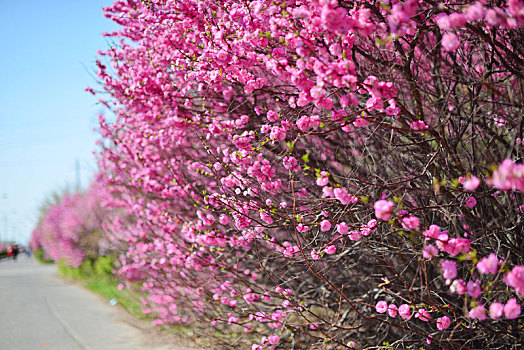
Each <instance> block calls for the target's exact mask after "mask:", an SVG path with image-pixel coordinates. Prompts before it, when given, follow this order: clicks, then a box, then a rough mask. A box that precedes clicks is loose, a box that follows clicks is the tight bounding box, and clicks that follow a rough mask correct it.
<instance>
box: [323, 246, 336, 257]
mask: <svg viewBox="0 0 524 350" xmlns="http://www.w3.org/2000/svg"><path fill="white" fill-rule="evenodd" d="M325 251H326V254H329V255H333V254H335V252H336V251H337V247H335V246H334V245H328V246H327V247H326V250H325Z"/></svg>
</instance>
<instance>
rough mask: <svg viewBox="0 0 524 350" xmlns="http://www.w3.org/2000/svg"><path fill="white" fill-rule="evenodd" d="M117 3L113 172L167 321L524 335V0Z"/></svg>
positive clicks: (394, 343) (226, 337) (136, 256)
mask: <svg viewBox="0 0 524 350" xmlns="http://www.w3.org/2000/svg"><path fill="white" fill-rule="evenodd" d="M105 11H106V14H107V16H108V17H109V18H112V19H113V20H114V21H115V22H117V23H119V24H120V25H121V26H122V27H121V29H120V30H119V31H116V32H113V33H107V35H108V36H110V37H113V38H114V45H113V47H111V48H110V49H109V50H106V51H103V52H100V54H101V55H102V58H101V60H100V61H99V62H98V68H99V71H98V76H99V78H100V82H101V84H102V86H103V91H100V92H99V94H100V95H103V96H102V100H101V101H102V103H104V104H105V105H106V106H107V107H108V108H110V109H111V110H112V111H113V112H114V115H115V117H114V118H112V119H111V120H110V121H106V120H105V119H104V118H102V117H101V118H100V131H101V136H102V138H103V139H102V141H101V143H100V145H101V152H100V168H101V169H102V171H101V173H100V176H99V179H100V181H101V182H102V183H104V184H105V187H106V188H108V189H111V191H112V193H113V200H112V202H111V205H112V206H115V207H117V208H122V207H123V208H126V209H127V211H128V213H129V214H130V215H131V217H132V220H127V221H122V220H119V219H118V218H116V219H115V220H113V221H112V228H111V230H112V231H113V232H116V233H117V234H115V235H114V237H112V240H113V241H112V242H114V244H121V247H128V249H127V251H125V252H122V255H121V257H120V261H119V263H120V264H121V265H122V266H121V268H120V270H119V274H120V275H121V276H122V277H123V278H125V279H127V280H128V281H130V285H131V282H135V283H139V284H141V285H142V289H143V290H144V291H145V292H146V293H147V295H148V297H147V299H146V300H144V303H143V311H144V312H145V313H149V314H151V315H152V316H153V317H154V318H155V321H154V322H155V324H158V325H160V324H165V325H171V324H177V323H182V324H191V325H192V326H193V327H194V328H195V330H196V331H200V332H202V334H203V335H206V336H214V337H215V338H216V339H215V340H216V342H217V344H219V347H227V346H231V347H241V348H244V347H246V346H249V347H251V348H252V349H253V350H259V349H274V348H286V349H287V348H297V349H306V348H308V349H309V348H352V347H354V348H379V347H382V346H386V347H391V348H410V349H414V348H417V349H418V348H420V347H424V346H427V344H431V345H429V346H430V347H435V348H437V347H438V348H439V349H441V348H446V349H478V348H519V347H521V346H522V337H521V334H522V322H523V318H522V317H521V304H522V298H523V297H524V266H523V264H524V257H523V250H522V246H523V244H524V241H523V231H524V227H523V226H524V225H523V220H522V217H523V216H522V211H523V209H524V208H523V207H522V205H523V196H522V193H523V192H524V166H523V165H522V162H521V159H522V154H521V152H522V147H523V135H522V132H523V128H524V125H523V124H524V122H523V118H524V116H523V114H522V111H523V107H524V99H523V97H524V84H523V81H524V51H523V50H524V46H523V45H522V43H523V42H524V32H523V30H522V28H523V27H524V2H523V1H521V0H509V1H507V2H504V1H487V0H486V1H480V2H467V1H454V2H448V1H443V2H434V1H422V0H409V1H393V0H391V1H385V0H384V1H336V0H320V1H318V0H311V1H306V0H304V1H300V0H287V1H280V0H273V1H266V0H257V1H251V0H247V1H238V0H235V1H234V0H218V1H217V0H213V1H210V0H199V1H196V0H173V1H164V0H152V1H142V2H140V1H133V0H128V1H116V2H115V3H114V4H113V5H112V6H111V7H108V8H106V9H105ZM89 90H90V91H91V92H93V93H96V92H95V91H94V90H92V89H89ZM68 200H70V201H72V200H74V199H73V198H71V199H68ZM60 210H61V209H59V208H51V210H50V212H51V215H50V217H49V218H46V219H44V220H43V222H42V224H41V225H43V226H42V227H53V229H52V230H53V231H56V232H65V231H63V230H62V228H60V227H57V228H55V227H54V226H53V225H54V221H53V220H54V219H53V218H54V217H56V216H57V215H59V214H60ZM54 212H56V213H54ZM53 213H54V214H53ZM41 231H42V232H41V233H39V231H38V230H37V231H36V232H35V236H36V237H38V238H37V239H38V240H39V242H41V244H42V245H43V246H44V247H46V250H47V251H48V252H49V254H50V255H51V256H54V255H57V256H58V255H59V254H62V255H67V258H68V259H70V261H72V262H77V261H81V259H82V258H83V254H87V253H86V252H85V251H84V250H78V251H77V250H76V248H74V247H75V246H74V245H72V244H69V243H68V242H73V241H75V240H77V241H78V240H79V238H78V237H76V236H75V237H66V239H65V240H54V239H51V238H49V237H48V236H46V234H45V233H44V232H48V231H46V229H44V228H42V229H41ZM64 237H65V236H64ZM95 237H96V236H95ZM48 247H49V248H48Z"/></svg>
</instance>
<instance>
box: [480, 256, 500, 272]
mask: <svg viewBox="0 0 524 350" xmlns="http://www.w3.org/2000/svg"><path fill="white" fill-rule="evenodd" d="M477 270H478V271H479V272H480V273H481V274H487V273H492V274H495V273H497V272H498V270H499V259H498V258H497V255H496V254H495V253H491V254H490V255H489V256H488V257H484V258H482V259H480V261H479V262H478V263H477Z"/></svg>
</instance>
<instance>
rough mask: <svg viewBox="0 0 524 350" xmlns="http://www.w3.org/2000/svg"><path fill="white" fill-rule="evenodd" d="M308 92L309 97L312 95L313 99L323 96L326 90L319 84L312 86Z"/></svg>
mask: <svg viewBox="0 0 524 350" xmlns="http://www.w3.org/2000/svg"><path fill="white" fill-rule="evenodd" d="M309 93H310V94H311V97H313V98H314V99H315V100H318V99H320V98H322V97H324V96H325V94H326V91H325V90H324V89H323V88H321V87H319V86H314V87H313V88H311V90H310V92H309Z"/></svg>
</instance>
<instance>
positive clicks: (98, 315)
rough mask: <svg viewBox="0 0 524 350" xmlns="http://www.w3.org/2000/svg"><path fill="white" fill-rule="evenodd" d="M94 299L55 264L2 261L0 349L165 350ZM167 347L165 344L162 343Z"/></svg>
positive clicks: (108, 306) (149, 336)
mask: <svg viewBox="0 0 524 350" xmlns="http://www.w3.org/2000/svg"><path fill="white" fill-rule="evenodd" d="M125 316H126V315H125V313H124V312H123V311H122V310H118V308H117V307H111V306H110V305H109V304H107V302H106V301H104V300H103V299H102V298H101V297H99V296H98V295H95V294H93V293H91V292H89V291H87V290H85V289H83V288H82V287H80V286H77V285H73V284H69V283H67V282H64V281H63V280H62V279H61V278H60V277H58V276H57V275H56V267H55V266H53V265H45V266H44V265H40V264H38V263H36V262H34V261H33V260H28V259H27V258H26V257H24V256H20V257H19V261H17V262H14V261H5V260H3V261H0V349H9V350H38V349H46V350H51V349H52V350H55V349H56V350H77V349H78V350H106V349H107V350H167V349H183V348H182V347H176V346H173V345H171V346H169V345H159V344H156V345H155V344H154V343H153V339H152V338H153V337H152V335H151V334H146V333H144V331H142V330H140V329H137V328H136V327H133V326H132V325H130V324H129V323H126V322H125ZM164 344H165V343H164Z"/></svg>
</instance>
